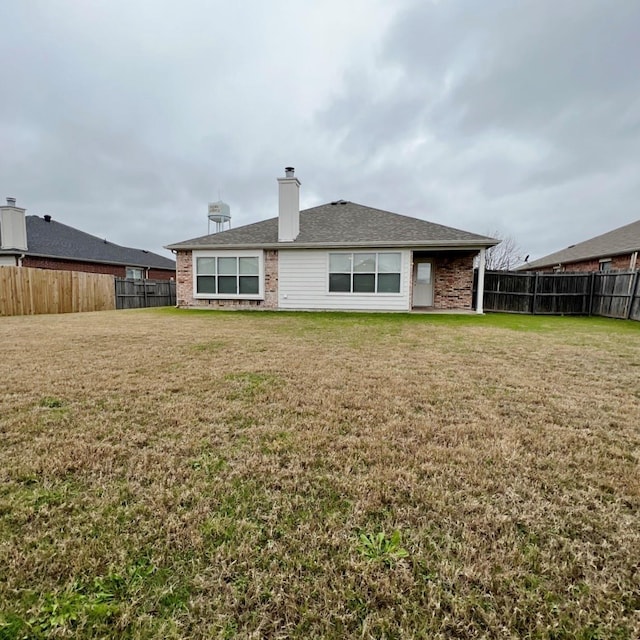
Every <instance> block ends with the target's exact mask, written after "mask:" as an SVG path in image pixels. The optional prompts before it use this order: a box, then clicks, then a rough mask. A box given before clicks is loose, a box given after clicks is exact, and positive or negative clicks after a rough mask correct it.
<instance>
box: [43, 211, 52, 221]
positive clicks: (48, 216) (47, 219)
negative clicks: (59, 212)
mask: <svg viewBox="0 0 640 640" xmlns="http://www.w3.org/2000/svg"><path fill="white" fill-rule="evenodd" d="M42 217H43V218H44V221H45V222H51V216H50V215H49V214H48V213H47V214H46V215H44V216H42Z"/></svg>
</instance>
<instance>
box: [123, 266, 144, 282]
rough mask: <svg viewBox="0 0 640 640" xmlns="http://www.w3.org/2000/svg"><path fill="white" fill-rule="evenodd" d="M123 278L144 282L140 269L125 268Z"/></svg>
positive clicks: (142, 271) (142, 272)
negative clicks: (125, 272)
mask: <svg viewBox="0 0 640 640" xmlns="http://www.w3.org/2000/svg"><path fill="white" fill-rule="evenodd" d="M125 277H127V278H131V279H133V280H144V269H141V268H140V267H127V275H126V276H125Z"/></svg>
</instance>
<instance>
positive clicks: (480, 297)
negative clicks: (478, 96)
mask: <svg viewBox="0 0 640 640" xmlns="http://www.w3.org/2000/svg"><path fill="white" fill-rule="evenodd" d="M486 252H487V250H486V249H485V248H484V247H482V249H480V260H478V290H477V293H476V313H480V314H482V313H484V309H483V308H482V305H483V303H484V265H485V262H486Z"/></svg>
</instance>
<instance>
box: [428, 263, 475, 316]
mask: <svg viewBox="0 0 640 640" xmlns="http://www.w3.org/2000/svg"><path fill="white" fill-rule="evenodd" d="M473 256H474V254H473V253H469V254H463V255H449V256H438V255H434V258H433V271H434V281H433V307H434V309H471V307H472V305H473Z"/></svg>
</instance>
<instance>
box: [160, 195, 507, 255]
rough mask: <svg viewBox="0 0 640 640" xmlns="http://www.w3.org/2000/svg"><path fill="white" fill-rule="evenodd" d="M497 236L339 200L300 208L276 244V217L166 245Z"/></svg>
mask: <svg viewBox="0 0 640 640" xmlns="http://www.w3.org/2000/svg"><path fill="white" fill-rule="evenodd" d="M498 242H499V241H498V240H495V239H493V238H488V237H486V236H480V235H476V234H474V233H469V232H468V231H462V230H460V229H454V228H452V227H445V226H443V225H441V224H435V223H433V222H427V221H425V220H419V219H417V218H410V217H409V216H403V215H400V214H398V213H391V212H390V211H383V210H381V209H374V208H372V207H365V206H364V205H361V204H356V203H355V202H347V201H345V200H338V201H337V202H331V203H327V204H323V205H320V206H319V207H313V208H311V209H305V210H304V211H301V212H300V234H299V235H298V237H297V238H296V239H295V240H294V241H292V242H278V218H271V219H269V220H264V221H262V222H256V223H254V224H248V225H245V226H243V227H238V228H237V229H229V230H228V231H222V232H220V233H215V234H212V235H207V236H202V237H200V238H194V239H192V240H185V241H184V242H178V243H176V244H171V245H169V246H168V247H167V249H178V250H189V249H215V248H225V249H242V248H263V249H269V248H273V249H276V248H282V247H283V246H284V247H287V248H294V249H307V248H320V247H324V248H326V247H354V246H376V247H400V246H402V247H410V246H413V247H461V246H463V247H469V248H480V247H489V246H493V245H495V244H498Z"/></svg>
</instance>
